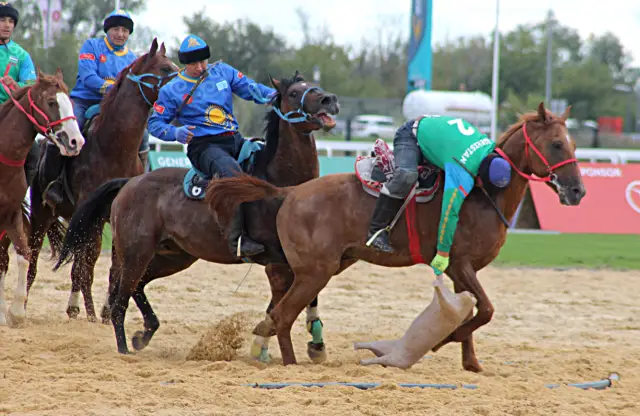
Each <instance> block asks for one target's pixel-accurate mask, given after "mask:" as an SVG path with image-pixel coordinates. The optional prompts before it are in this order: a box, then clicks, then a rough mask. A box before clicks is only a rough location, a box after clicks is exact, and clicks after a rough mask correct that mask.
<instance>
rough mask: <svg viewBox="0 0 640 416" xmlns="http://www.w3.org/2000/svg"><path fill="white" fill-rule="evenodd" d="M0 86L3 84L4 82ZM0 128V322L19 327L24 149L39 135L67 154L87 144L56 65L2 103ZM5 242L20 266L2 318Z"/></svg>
mask: <svg viewBox="0 0 640 416" xmlns="http://www.w3.org/2000/svg"><path fill="white" fill-rule="evenodd" d="M2 87H5V88H6V86H5V85H4V84H2V86H0V88H2ZM0 132H2V133H1V134H0V240H1V241H0V248H1V249H2V252H1V253H2V254H0V325H6V324H7V318H8V321H9V323H10V324H13V325H19V324H20V323H21V322H22V321H23V320H24V318H25V301H26V299H27V263H28V261H29V259H30V257H31V252H30V250H29V246H28V245H27V234H26V233H25V225H26V224H24V221H23V215H24V212H23V207H24V204H23V200H24V197H25V194H26V192H27V178H26V175H25V171H24V169H23V166H24V164H25V160H26V158H27V153H28V152H29V150H30V149H31V146H32V145H33V141H34V140H35V138H36V135H37V134H38V133H42V134H44V136H45V137H46V139H47V140H49V141H51V142H52V143H54V144H55V145H56V146H58V148H59V149H60V152H61V153H62V154H64V155H67V156H76V155H77V154H78V153H79V152H80V149H82V147H83V146H84V143H85V142H84V137H82V134H81V133H80V129H79V128H78V123H77V122H76V119H75V117H74V115H73V108H72V106H71V100H70V99H69V91H68V89H67V86H66V84H65V83H64V81H63V77H62V71H60V69H59V68H58V70H57V71H56V74H55V76H48V75H44V74H41V73H40V72H38V77H37V80H36V82H35V83H34V84H33V85H32V86H27V87H24V88H21V89H19V90H16V91H13V92H11V93H10V99H9V100H8V101H7V102H5V103H4V104H2V106H0ZM27 229H28V228H27ZM5 235H6V236H7V237H6V238H5V237H4V236H5ZM9 240H10V241H11V242H13V245H14V248H15V251H16V253H17V255H18V269H19V270H18V285H17V286H16V289H15V293H14V296H13V302H12V304H11V308H10V309H9V313H8V316H5V301H4V277H5V275H6V273H7V269H8V266H9V264H8V263H9V256H8V254H7V250H8V247H9Z"/></svg>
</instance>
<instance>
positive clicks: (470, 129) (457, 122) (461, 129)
mask: <svg viewBox="0 0 640 416" xmlns="http://www.w3.org/2000/svg"><path fill="white" fill-rule="evenodd" d="M447 124H448V125H450V126H453V125H454V124H455V125H457V126H458V131H459V132H460V133H461V134H463V135H465V136H471V135H472V134H473V133H475V132H476V130H475V129H474V128H473V127H471V126H469V127H465V126H464V124H463V123H462V119H461V118H454V119H453V120H449V121H448V122H447Z"/></svg>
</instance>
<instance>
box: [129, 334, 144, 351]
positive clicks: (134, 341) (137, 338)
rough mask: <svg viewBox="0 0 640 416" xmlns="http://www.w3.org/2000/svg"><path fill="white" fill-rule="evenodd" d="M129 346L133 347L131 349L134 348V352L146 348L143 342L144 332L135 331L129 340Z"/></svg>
mask: <svg viewBox="0 0 640 416" xmlns="http://www.w3.org/2000/svg"><path fill="white" fill-rule="evenodd" d="M131 345H133V348H135V350H136V351H140V350H142V349H144V348H145V347H146V346H147V344H146V343H145V342H144V331H136V333H135V334H133V338H131Z"/></svg>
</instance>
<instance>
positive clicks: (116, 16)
mask: <svg viewBox="0 0 640 416" xmlns="http://www.w3.org/2000/svg"><path fill="white" fill-rule="evenodd" d="M118 26H122V27H125V28H127V29H129V33H130V34H131V33H133V19H132V18H131V15H130V14H129V13H128V12H127V11H126V10H122V9H120V10H114V11H112V12H111V13H109V15H108V16H107V18H106V19H104V23H103V28H104V32H105V33H107V31H108V30H109V29H111V28H112V27H118Z"/></svg>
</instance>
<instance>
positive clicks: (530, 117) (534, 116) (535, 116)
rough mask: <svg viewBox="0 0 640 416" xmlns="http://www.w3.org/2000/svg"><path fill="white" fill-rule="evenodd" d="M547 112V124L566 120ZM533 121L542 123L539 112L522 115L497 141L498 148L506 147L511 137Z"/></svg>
mask: <svg viewBox="0 0 640 416" xmlns="http://www.w3.org/2000/svg"><path fill="white" fill-rule="evenodd" d="M545 111H546V113H547V117H548V121H546V122H547V123H558V122H561V123H564V120H563V119H562V118H560V117H558V116H556V115H555V114H553V113H552V112H550V111H549V110H545ZM533 121H538V122H539V121H540V114H539V113H538V112H537V111H531V112H528V113H524V114H521V115H520V118H519V119H518V121H517V122H516V123H515V124H513V125H512V126H511V127H509V128H508V129H507V131H505V132H504V133H502V135H501V136H500V137H499V138H498V140H497V141H496V146H497V147H502V146H504V144H505V142H506V141H507V139H509V137H511V136H513V135H514V134H515V133H516V132H517V131H518V130H520V129H521V128H522V126H523V125H524V124H525V123H529V122H533Z"/></svg>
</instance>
